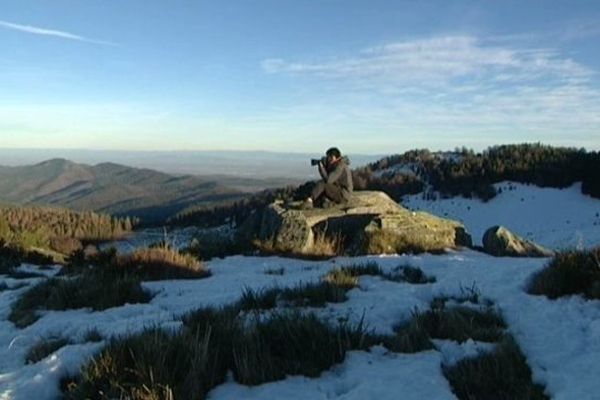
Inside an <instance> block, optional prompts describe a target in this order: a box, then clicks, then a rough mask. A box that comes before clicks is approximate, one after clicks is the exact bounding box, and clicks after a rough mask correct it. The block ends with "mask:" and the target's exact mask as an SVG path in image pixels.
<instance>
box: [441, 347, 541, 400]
mask: <svg viewBox="0 0 600 400" xmlns="http://www.w3.org/2000/svg"><path fill="white" fill-rule="evenodd" d="M442 370H443V373H444V376H445V377H446V379H448V382H450V386H451V387H452V391H453V392H454V394H455V395H456V396H457V397H458V398H459V399H461V400H479V399H481V400H544V399H549V397H548V396H546V395H545V394H544V388H543V387H542V386H541V385H539V384H534V383H533V382H532V378H531V370H530V369H529V366H528V365H527V362H526V360H525V357H524V356H523V354H522V353H521V350H520V349H519V346H518V345H517V344H516V343H515V341H514V339H513V338H511V337H509V336H506V337H505V338H504V339H503V340H502V341H501V342H500V343H499V344H498V345H497V346H496V348H495V350H494V351H492V352H491V353H487V354H483V355H481V356H478V357H476V358H467V359H464V360H462V361H459V362H458V363H457V364H455V365H452V366H443V367H442Z"/></svg>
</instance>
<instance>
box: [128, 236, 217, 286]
mask: <svg viewBox="0 0 600 400" xmlns="http://www.w3.org/2000/svg"><path fill="white" fill-rule="evenodd" d="M116 265H117V267H118V268H119V269H121V270H124V271H127V272H129V273H135V274H136V275H139V276H140V278H141V279H143V280H162V279H197V278H205V277H207V276H210V272H209V271H208V270H207V269H206V268H205V267H204V265H203V264H202V263H201V262H200V261H199V260H198V259H197V258H196V257H194V256H193V255H191V254H185V253H181V252H179V251H178V250H177V249H174V248H172V247H171V246H169V245H168V244H162V245H159V246H156V247H149V248H141V249H137V250H135V251H134V252H133V253H131V254H125V255H120V256H118V257H117V259H116Z"/></svg>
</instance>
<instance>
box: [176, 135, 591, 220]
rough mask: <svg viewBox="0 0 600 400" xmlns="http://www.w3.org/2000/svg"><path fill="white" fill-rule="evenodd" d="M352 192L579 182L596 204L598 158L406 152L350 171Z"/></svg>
mask: <svg viewBox="0 0 600 400" xmlns="http://www.w3.org/2000/svg"><path fill="white" fill-rule="evenodd" d="M352 174H353V178H354V187H355V189H356V190H381V191H384V192H386V193H387V194H389V195H390V196H391V197H392V198H394V199H395V200H397V201H401V199H402V196H404V195H407V194H417V193H421V192H423V193H424V195H425V196H426V197H428V198H433V197H436V196H442V197H452V196H458V195H460V196H464V197H467V198H470V197H475V198H480V199H481V200H483V201H487V200H489V199H491V198H493V197H494V196H496V194H497V193H496V189H495V188H494V186H493V184H494V183H497V182H501V181H515V182H521V183H528V184H533V185H537V186H541V187H555V188H563V187H567V186H570V185H572V184H573V183H575V182H582V192H583V193H584V194H587V195H590V196H592V197H595V198H600V154H599V153H598V152H587V151H586V150H584V149H573V148H562V147H552V146H546V145H542V144H539V143H535V144H517V145H502V146H494V147H490V148H488V149H486V150H485V151H483V152H481V153H475V152H474V151H473V150H468V149H465V148H463V149H457V150H455V151H448V152H431V151H429V150H411V151H407V152H405V153H403V154H397V155H392V156H388V157H385V158H382V159H381V160H379V161H377V162H374V163H371V164H368V165H366V166H364V167H360V168H356V169H354V170H353V171H352ZM309 189H310V183H307V184H304V185H301V186H299V187H297V188H282V189H278V190H269V191H264V192H261V193H258V194H255V195H253V196H252V197H249V198H246V199H243V200H239V201H231V202H228V203H227V204H220V205H218V206H216V207H213V206H203V207H196V208H194V209H188V210H186V211H184V212H182V213H180V214H179V215H177V216H176V217H175V218H173V219H171V224H173V225H180V226H181V225H203V226H210V225H218V224H222V223H224V222H237V223H240V222H241V221H243V220H244V219H245V218H246V217H247V216H248V215H249V214H250V213H251V212H252V211H253V210H254V209H256V208H260V207H263V206H264V205H266V204H268V203H269V202H271V201H273V200H274V199H275V198H280V199H284V200H285V199H291V198H294V199H301V198H305V197H306V196H308V194H309V193H310V192H309Z"/></svg>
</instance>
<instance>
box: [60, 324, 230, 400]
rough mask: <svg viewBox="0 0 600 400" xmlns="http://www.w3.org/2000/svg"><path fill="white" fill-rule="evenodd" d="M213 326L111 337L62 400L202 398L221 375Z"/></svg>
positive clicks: (221, 361)
mask: <svg viewBox="0 0 600 400" xmlns="http://www.w3.org/2000/svg"><path fill="white" fill-rule="evenodd" d="M218 334H219V332H218V330H214V331H213V330H211V329H209V330H207V331H205V332H199V331H193V330H187V329H186V330H182V331H181V332H178V333H172V332H165V331H162V330H160V329H151V330H148V331H145V332H143V333H142V334H139V335H136V336H133V337H129V338H125V339H113V340H112V341H111V343H110V344H109V345H108V346H107V347H106V348H105V349H104V350H103V351H102V352H101V353H100V354H99V355H98V356H96V357H95V358H94V359H93V360H92V361H91V362H90V363H89V364H88V365H87V366H85V367H84V368H83V370H82V374H81V377H80V379H79V380H78V382H77V381H75V382H71V383H70V384H69V385H68V389H67V390H68V391H67V393H66V394H65V397H66V398H67V399H88V398H110V399H112V398H114V399H179V398H183V399H187V398H204V396H205V394H206V393H207V392H208V391H209V390H210V389H211V388H212V387H214V386H216V385H217V384H219V383H221V382H223V381H224V379H225V374H226V371H227V370H226V367H227V364H226V358H225V357H223V355H222V354H221V353H220V352H219V349H220V348H219V346H218V344H217V343H215V340H216V341H219V340H221V339H219V336H218Z"/></svg>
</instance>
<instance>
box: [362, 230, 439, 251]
mask: <svg viewBox="0 0 600 400" xmlns="http://www.w3.org/2000/svg"><path fill="white" fill-rule="evenodd" d="M364 243H365V245H364V248H363V251H364V252H365V253H366V254H403V253H412V254H421V253H432V254H443V253H444V252H445V248H446V247H451V246H449V245H448V243H446V242H445V241H444V240H443V236H440V237H437V236H432V235H399V234H398V233H397V232H392V231H390V230H386V229H381V230H376V231H372V232H367V240H365V242H364Z"/></svg>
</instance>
